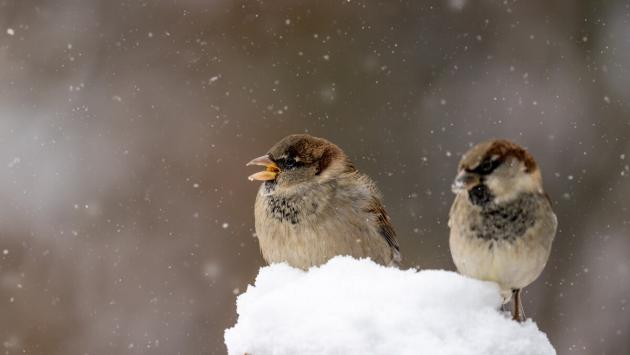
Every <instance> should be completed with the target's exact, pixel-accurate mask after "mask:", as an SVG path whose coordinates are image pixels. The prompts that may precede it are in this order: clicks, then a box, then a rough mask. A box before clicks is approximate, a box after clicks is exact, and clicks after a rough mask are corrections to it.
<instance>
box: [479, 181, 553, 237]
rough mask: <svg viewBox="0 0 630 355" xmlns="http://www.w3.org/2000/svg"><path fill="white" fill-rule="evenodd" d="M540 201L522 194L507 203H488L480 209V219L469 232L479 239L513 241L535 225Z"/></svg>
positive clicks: (532, 195)
mask: <svg viewBox="0 0 630 355" xmlns="http://www.w3.org/2000/svg"><path fill="white" fill-rule="evenodd" d="M540 199H541V198H540V196H538V195H536V194H533V193H524V194H521V195H520V196H519V197H517V198H516V199H514V200H512V201H509V202H505V203H501V204H495V203H488V204H487V205H485V206H484V207H482V208H481V212H480V214H481V219H479V222H477V223H474V224H473V225H472V226H471V230H472V231H473V232H474V233H475V235H476V236H477V237H478V238H481V239H485V240H507V241H514V240H515V239H516V238H519V237H521V236H523V235H524V234H525V232H526V231H527V229H529V228H530V227H532V226H533V225H534V224H535V223H536V209H537V207H538V204H539V202H540Z"/></svg>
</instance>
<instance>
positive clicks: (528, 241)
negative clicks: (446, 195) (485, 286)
mask: <svg viewBox="0 0 630 355" xmlns="http://www.w3.org/2000/svg"><path fill="white" fill-rule="evenodd" d="M452 190H453V192H454V193H455V195H456V196H455V201H454V202H453V205H452V207H451V210H450V213H449V221H448V226H449V228H450V238H449V245H450V250H451V255H452V257H453V261H454V262H455V266H456V267H457V270H458V271H459V272H460V273H461V274H463V275H465V276H469V277H473V278H477V279H481V280H486V281H494V282H496V283H498V284H499V286H500V287H501V293H502V296H503V300H504V302H503V303H504V304H505V303H507V302H509V301H510V298H511V297H512V296H514V311H513V319H514V320H517V321H522V320H524V316H523V308H522V303H521V296H520V292H521V290H522V289H523V288H524V287H526V286H527V285H529V284H531V283H532V282H533V281H534V280H536V279H537V278H538V276H539V275H540V274H541V272H542V271H543V269H544V267H545V264H546V263H547V259H548V258H549V253H550V252H551V244H552V242H553V239H554V237H555V235H556V229H557V225H558V222H557V218H556V215H555V214H554V212H553V210H552V209H551V202H550V199H549V197H548V196H547V194H546V193H545V191H544V190H543V182H542V175H541V173H540V169H539V167H538V165H537V164H536V161H534V158H533V157H532V156H531V155H530V153H529V152H527V150H525V149H523V148H522V147H520V146H518V145H516V144H514V143H512V142H509V141H507V140H491V141H487V142H484V143H480V144H478V145H476V146H474V147H473V148H471V149H470V150H469V151H468V152H467V153H466V154H464V156H463V157H462V159H461V161H460V163H459V167H458V174H457V177H456V178H455V182H454V183H453V185H452Z"/></svg>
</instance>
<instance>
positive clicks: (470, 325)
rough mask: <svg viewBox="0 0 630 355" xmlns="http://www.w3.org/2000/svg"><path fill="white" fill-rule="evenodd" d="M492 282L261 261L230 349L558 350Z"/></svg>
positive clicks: (364, 264)
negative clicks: (508, 308) (516, 316)
mask: <svg viewBox="0 0 630 355" xmlns="http://www.w3.org/2000/svg"><path fill="white" fill-rule="evenodd" d="M500 304H501V296H500V294H499V288H498V286H497V285H496V284H494V283H491V282H483V281H478V280H473V279H469V278H466V277H463V276H461V275H459V274H457V273H454V272H449V271H440V270H423V271H417V270H413V269H411V270H399V269H395V268H386V267H383V266H380V265H377V264H375V263H373V262H371V261H370V260H355V259H352V258H349V257H337V258H334V259H332V260H331V261H330V262H328V263H327V264H325V265H323V266H321V267H316V268H312V269H310V270H309V271H307V272H305V271H302V270H298V269H294V268H291V267H289V266H287V265H285V264H277V265H272V266H269V267H264V268H262V269H261V270H260V273H259V275H258V277H257V278H256V282H255V285H253V286H249V287H248V289H247V291H246V292H245V293H243V294H241V295H240V296H239V297H238V299H237V312H238V315H239V317H238V322H237V323H236V325H235V326H234V327H232V328H230V329H227V330H226V332H225V343H226V345H227V348H228V352H229V354H239V355H243V354H246V353H247V354H252V355H266V354H274V355H280V354H301V355H308V354H318V355H321V354H383V355H385V354H387V355H391V354H398V355H404V354H484V355H492V354H497V355H498V354H501V355H507V354H523V355H525V354H527V355H535V354H541V355H542V354H555V350H554V349H553V347H552V346H551V344H550V343H549V340H548V339H547V336H546V335H545V334H544V333H542V332H541V331H540V330H538V327H537V326H536V324H535V323H533V322H532V321H531V320H528V321H526V322H524V323H517V322H514V321H512V320H511V319H510V317H509V316H507V315H505V314H503V313H501V312H500V311H499V310H498V309H499V308H500Z"/></svg>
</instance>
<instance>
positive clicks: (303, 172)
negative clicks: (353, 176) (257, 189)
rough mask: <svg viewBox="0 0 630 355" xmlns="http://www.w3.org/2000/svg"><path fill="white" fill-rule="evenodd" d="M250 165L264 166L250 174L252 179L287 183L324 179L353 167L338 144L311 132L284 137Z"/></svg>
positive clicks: (278, 183)
mask: <svg viewBox="0 0 630 355" xmlns="http://www.w3.org/2000/svg"><path fill="white" fill-rule="evenodd" d="M247 165H262V166H264V167H265V170H264V171H261V172H258V173H255V174H253V175H250V176H249V179H250V180H260V181H267V182H272V183H275V184H277V185H280V186H285V187H286V186H293V185H296V184H299V183H304V182H312V181H317V182H321V181H324V180H326V179H330V178H334V177H335V176H336V175H338V174H341V173H344V172H348V171H353V170H354V167H353V166H352V163H350V161H349V160H348V158H347V156H346V155H345V153H344V152H343V151H342V150H341V149H340V148H339V147H337V146H336V145H335V144H333V143H331V142H329V141H327V140H326V139H323V138H317V137H313V136H310V135H308V134H293V135H290V136H286V137H284V138H283V139H281V140H280V141H279V142H278V143H276V144H275V145H274V146H273V147H271V149H269V151H268V152H267V154H265V155H263V156H261V157H259V158H256V159H254V160H252V161H250V162H249V163H247Z"/></svg>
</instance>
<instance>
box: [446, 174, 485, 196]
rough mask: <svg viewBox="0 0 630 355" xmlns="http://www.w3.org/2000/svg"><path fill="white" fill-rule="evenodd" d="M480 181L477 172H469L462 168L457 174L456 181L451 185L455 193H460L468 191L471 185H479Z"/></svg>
mask: <svg viewBox="0 0 630 355" xmlns="http://www.w3.org/2000/svg"><path fill="white" fill-rule="evenodd" d="M478 183H479V176H478V175H477V174H475V173H469V172H468V171H466V170H462V171H460V172H459V174H457V177H456V178H455V181H453V185H451V190H452V191H453V192H454V193H459V192H461V191H466V190H468V189H470V188H471V187H473V186H475V185H477V184H478Z"/></svg>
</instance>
